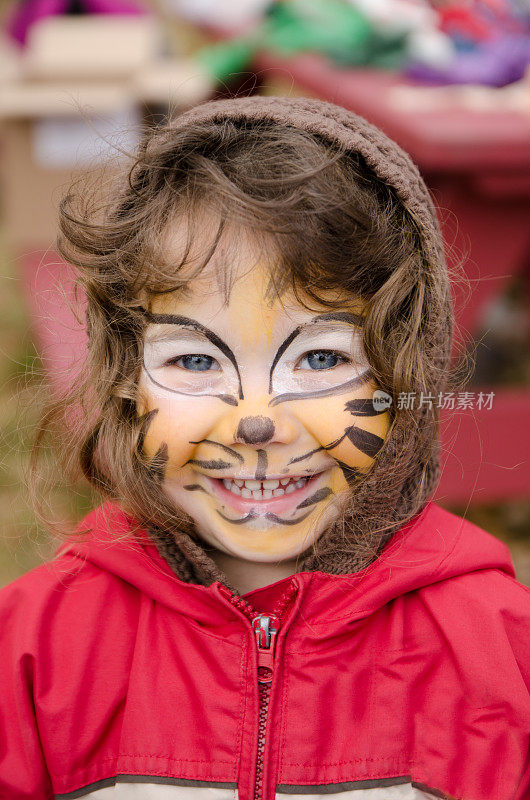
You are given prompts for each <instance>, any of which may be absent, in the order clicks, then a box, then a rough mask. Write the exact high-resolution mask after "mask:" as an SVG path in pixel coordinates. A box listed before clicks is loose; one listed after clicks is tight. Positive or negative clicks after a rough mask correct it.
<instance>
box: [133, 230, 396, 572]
mask: <svg viewBox="0 0 530 800" xmlns="http://www.w3.org/2000/svg"><path fill="white" fill-rule="evenodd" d="M238 253H239V255H238V263H237V264H236V265H233V267H232V269H233V271H234V281H233V285H232V288H231V292H230V294H229V297H228V299H227V298H226V295H225V293H224V292H223V291H221V288H220V287H219V286H218V285H217V281H216V274H217V273H216V264H215V262H214V260H213V259H212V262H211V264H210V265H209V266H208V267H207V268H206V269H205V270H204V271H203V273H201V275H199V276H198V277H197V278H196V279H194V280H193V281H192V282H191V284H190V286H189V287H188V289H187V291H186V293H185V294H183V295H182V296H179V295H178V294H169V295H163V296H160V297H159V298H157V299H156V300H155V302H153V303H152V305H151V307H150V310H149V314H148V323H149V324H148V326H147V331H146V337H145V346H144V369H143V373H142V378H141V385H140V398H141V399H140V401H139V411H140V412H142V413H145V412H147V411H152V412H153V416H152V419H151V422H150V425H149V427H148V430H147V432H146V437H145V442H144V448H145V450H146V453H147V454H148V455H149V456H153V455H154V454H155V453H157V452H160V450H161V448H163V449H164V451H165V450H166V449H167V460H166V463H165V467H164V478H163V487H164V490H165V492H166V493H167V495H168V496H169V497H170V498H171V500H172V501H173V502H174V504H175V506H178V507H180V508H182V509H183V510H184V511H185V512H187V513H188V514H189V515H190V516H191V517H192V518H193V519H194V521H195V524H196V528H197V531H198V533H199V534H200V535H201V536H202V538H203V539H204V540H205V541H206V542H208V543H209V544H211V545H213V546H214V547H215V548H217V550H220V551H222V552H224V553H228V554H231V555H233V556H236V557H239V558H242V559H246V560H250V561H261V562H271V563H272V562H277V561H282V560H287V559H292V558H295V557H296V556H297V555H299V554H300V553H302V552H304V551H305V550H307V549H308V548H309V547H310V546H311V545H312V544H313V543H314V541H315V540H316V539H317V538H318V537H319V536H320V534H321V533H322V532H323V531H324V530H325V529H326V527H328V526H329V525H330V524H331V522H332V521H333V519H334V518H335V517H336V516H337V515H338V513H339V511H340V507H341V504H342V503H343V502H344V499H345V497H346V493H347V489H348V478H349V476H350V475H351V474H352V473H354V472H355V471H356V470H359V471H365V470H366V469H368V468H369V466H370V464H371V463H372V461H373V458H374V457H375V455H376V454H377V451H378V449H379V447H380V446H381V445H382V443H383V441H384V438H385V436H386V434H387V432H388V429H389V423H390V420H389V414H388V411H386V410H381V409H378V408H374V405H373V403H372V396H373V392H374V390H375V389H376V388H377V386H376V384H375V382H374V381H373V378H372V376H371V374H370V367H369V364H368V362H367V361H366V358H365V356H364V354H363V352H362V346H361V325H362V319H363V318H362V313H363V304H362V303H361V302H360V301H359V299H357V298H351V299H350V300H349V301H348V303H347V304H345V305H344V306H343V307H342V308H341V311H340V312H337V311H330V309H329V308H328V307H320V308H316V307H315V308H311V310H308V309H307V308H304V306H302V305H301V304H300V303H299V302H297V301H296V300H295V299H294V298H292V297H284V298H282V299H281V300H280V299H279V298H277V297H276V298H274V299H273V300H270V301H269V300H268V299H267V298H266V288H267V284H268V270H267V268H266V266H265V265H264V264H263V263H259V262H258V263H256V259H255V258H254V255H253V253H252V252H251V251H250V249H249V246H248V245H245V243H244V242H240V243H239V250H238Z"/></svg>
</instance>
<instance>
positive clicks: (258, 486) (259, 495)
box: [222, 478, 309, 500]
mask: <svg viewBox="0 0 530 800" xmlns="http://www.w3.org/2000/svg"><path fill="white" fill-rule="evenodd" d="M308 480H309V478H298V479H297V478H280V479H279V480H278V479H276V478H273V479H269V480H264V481H257V480H253V479H249V480H241V478H236V479H232V478H223V479H222V481H223V486H224V487H225V489H228V491H229V492H232V494H235V495H237V496H238V497H244V498H245V499H246V500H250V499H252V500H270V499H271V498H273V497H281V496H282V495H284V494H291V492H294V491H296V490H297V489H301V488H302V487H303V486H305V485H306V483H307V481H308ZM280 484H281V485H280Z"/></svg>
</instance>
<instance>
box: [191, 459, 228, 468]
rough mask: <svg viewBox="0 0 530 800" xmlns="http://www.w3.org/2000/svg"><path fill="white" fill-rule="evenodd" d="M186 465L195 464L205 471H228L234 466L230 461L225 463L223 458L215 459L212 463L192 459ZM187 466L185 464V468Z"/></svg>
mask: <svg viewBox="0 0 530 800" xmlns="http://www.w3.org/2000/svg"><path fill="white" fill-rule="evenodd" d="M186 464H195V465H196V466H198V467H202V468H203V469H228V467H232V466H233V464H231V463H230V462H229V461H223V460H222V459H221V458H214V459H212V460H211V461H203V460H202V459H200V458H190V459H189V461H186ZM186 464H184V466H186Z"/></svg>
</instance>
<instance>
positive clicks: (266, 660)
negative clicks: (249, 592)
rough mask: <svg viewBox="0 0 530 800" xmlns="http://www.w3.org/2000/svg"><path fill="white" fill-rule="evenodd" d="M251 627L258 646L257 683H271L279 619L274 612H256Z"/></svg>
mask: <svg viewBox="0 0 530 800" xmlns="http://www.w3.org/2000/svg"><path fill="white" fill-rule="evenodd" d="M252 627H253V629H254V633H255V636H256V645H257V648H258V681H259V683H272V670H273V666H274V649H275V646H276V635H277V633H278V630H279V627H280V619H279V617H277V616H276V615H275V614H258V616H257V617H254V618H253V620H252Z"/></svg>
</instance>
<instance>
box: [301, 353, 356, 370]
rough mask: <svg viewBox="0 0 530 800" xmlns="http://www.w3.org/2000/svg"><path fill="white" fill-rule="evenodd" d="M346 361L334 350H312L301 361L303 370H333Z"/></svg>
mask: <svg viewBox="0 0 530 800" xmlns="http://www.w3.org/2000/svg"><path fill="white" fill-rule="evenodd" d="M345 361H346V359H345V358H344V356H341V355H340V353H336V352H335V351H334V350H310V352H309V353H306V354H305V356H303V357H302V359H301V360H300V368H301V369H312V370H318V369H333V367H336V366H337V364H343V363H345Z"/></svg>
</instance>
